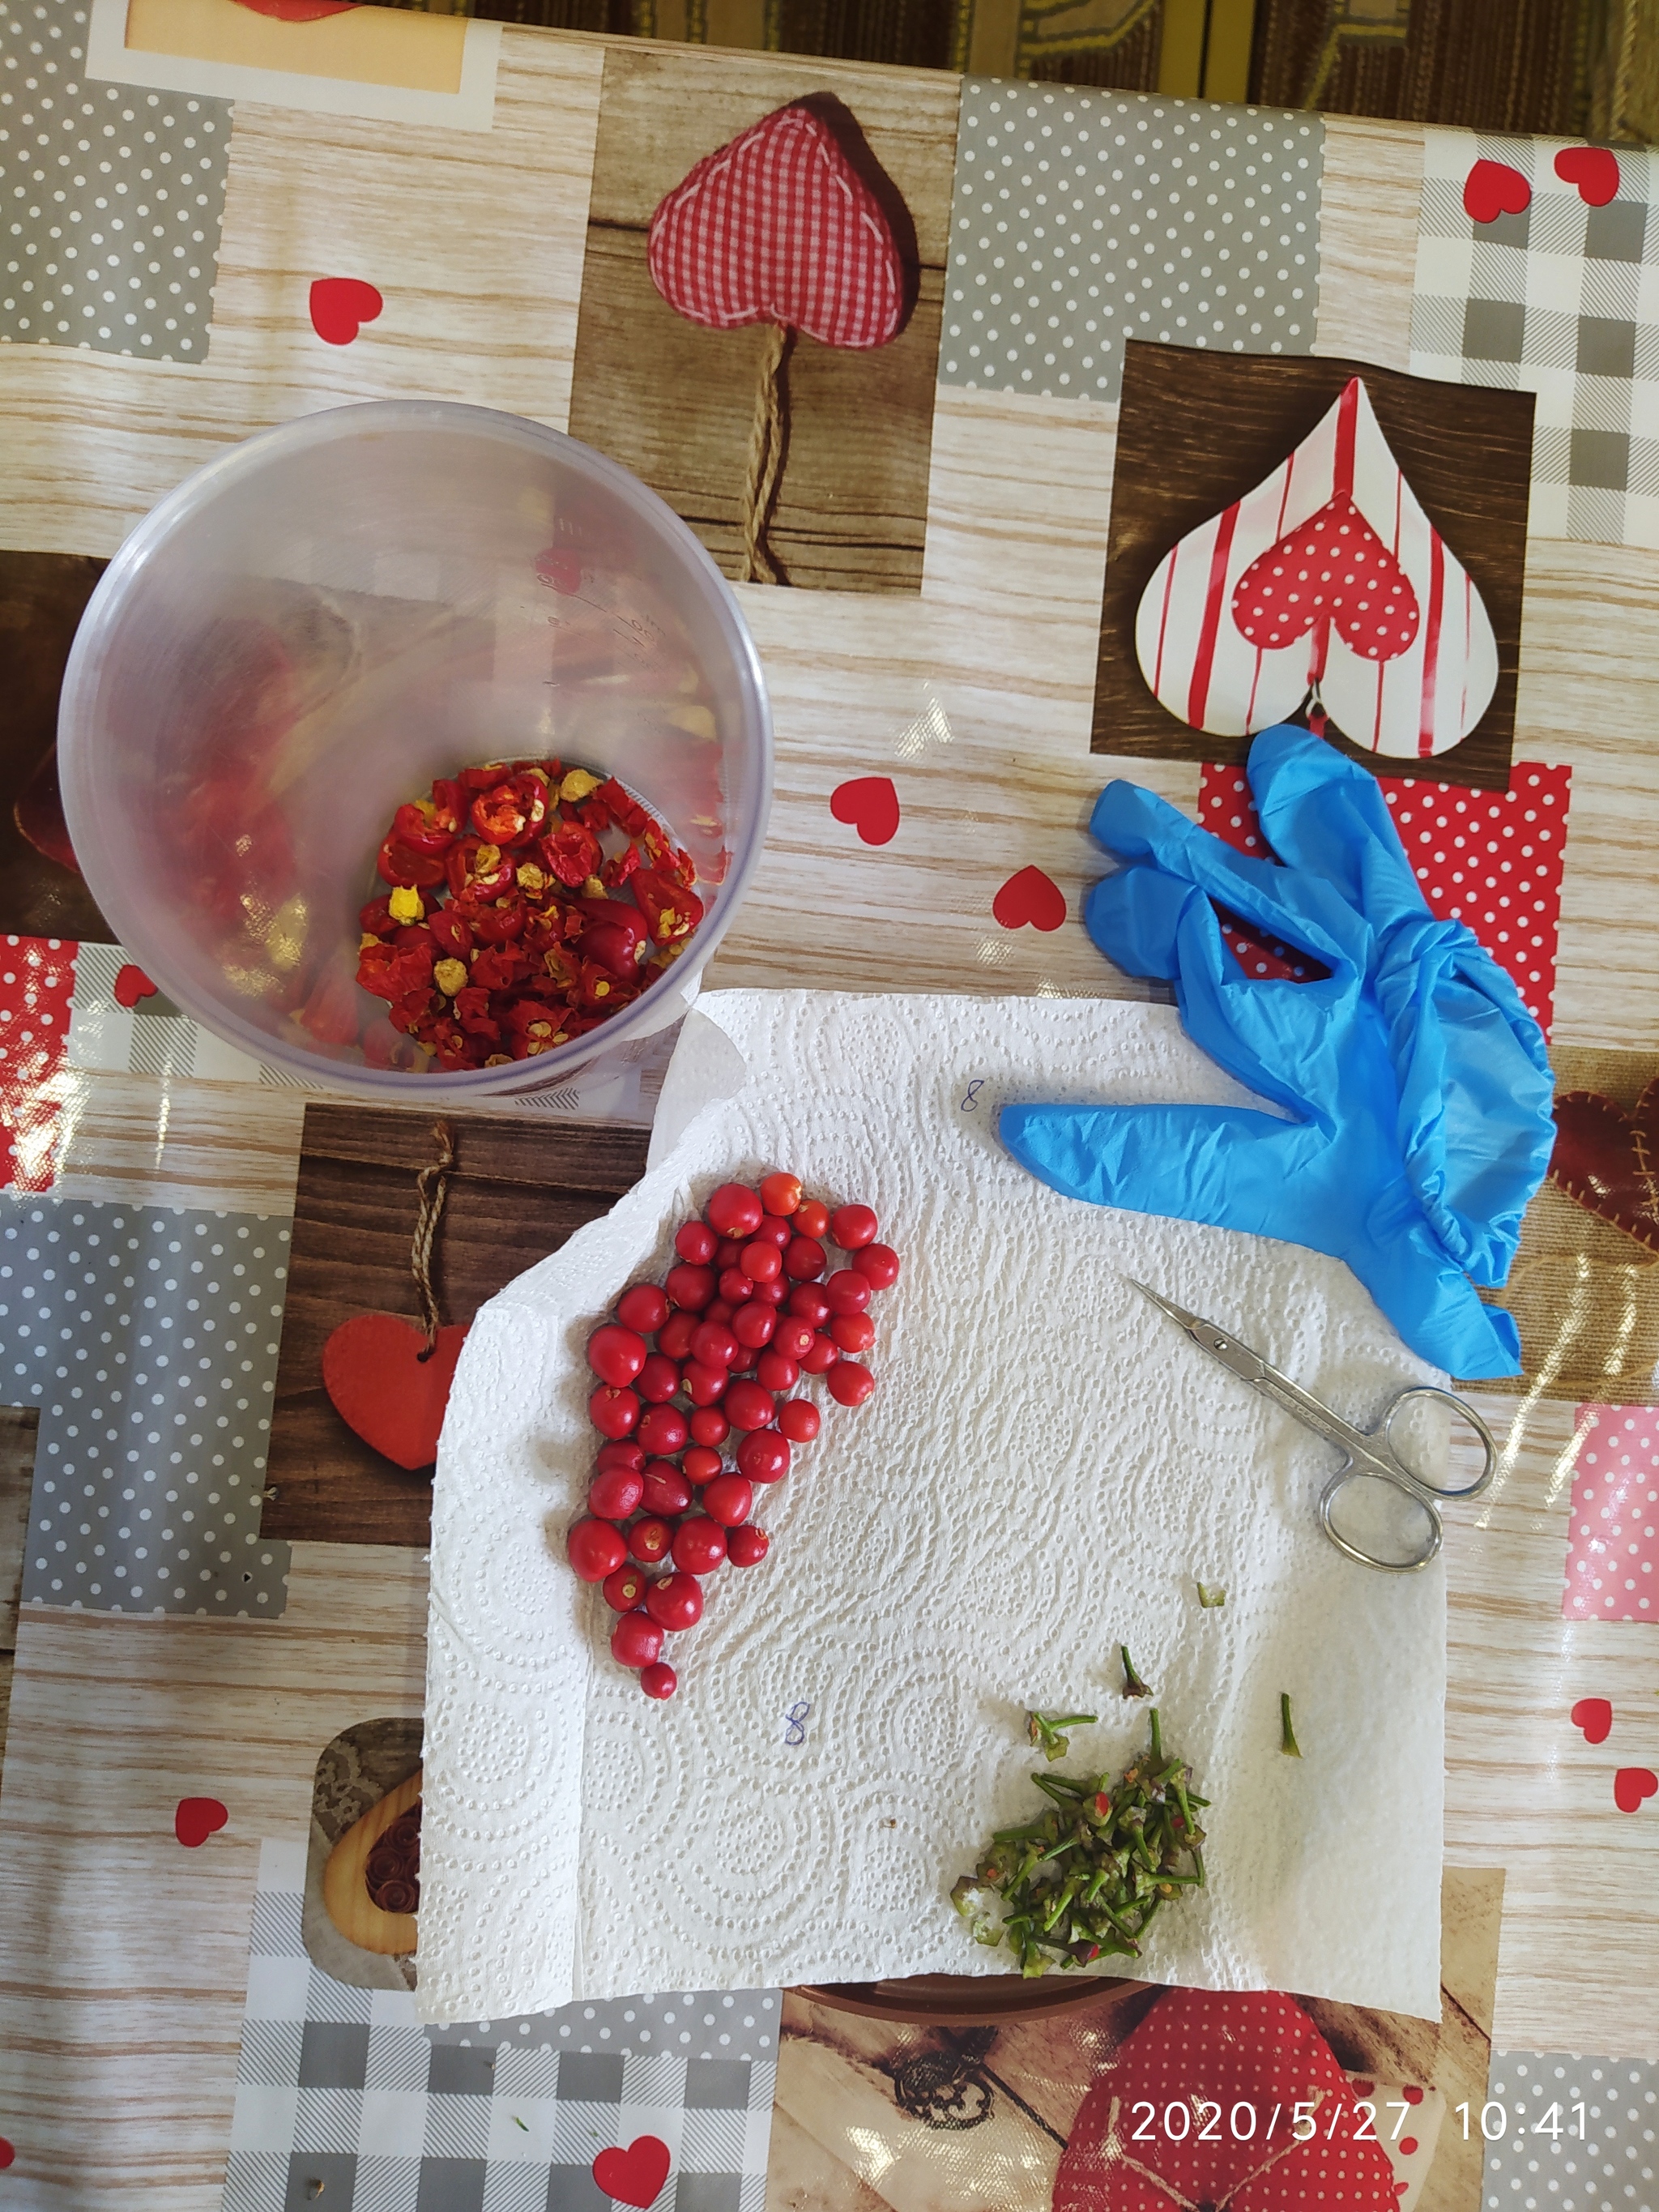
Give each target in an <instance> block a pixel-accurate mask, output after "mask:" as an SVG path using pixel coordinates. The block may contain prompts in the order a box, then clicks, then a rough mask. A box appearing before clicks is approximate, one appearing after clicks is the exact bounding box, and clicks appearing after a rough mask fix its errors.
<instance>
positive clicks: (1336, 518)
mask: <svg viewBox="0 0 1659 2212" xmlns="http://www.w3.org/2000/svg"><path fill="white" fill-rule="evenodd" d="M1233 620H1234V622H1235V623H1237V627H1238V630H1239V634H1240V635H1241V636H1243V637H1246V638H1248V639H1249V641H1250V643H1251V644H1252V645H1254V646H1259V647H1261V651H1262V652H1264V653H1277V652H1278V651H1279V648H1280V647H1282V646H1286V645H1293V644H1294V643H1295V642H1296V641H1297V638H1299V637H1306V635H1308V633H1309V631H1310V629H1312V628H1313V627H1314V625H1315V623H1321V622H1326V623H1334V625H1335V627H1336V630H1337V634H1338V635H1339V636H1340V638H1341V639H1342V640H1343V641H1344V643H1345V644H1347V645H1350V646H1352V647H1353V650H1354V651H1355V652H1356V653H1364V656H1365V658H1366V659H1368V660H1393V659H1396V658H1397V657H1398V655H1399V654H1401V653H1404V652H1405V651H1406V650H1407V647H1409V646H1410V644H1411V643H1412V641H1413V639H1414V638H1415V637H1416V635H1417V627H1418V623H1419V621H1420V620H1421V614H1420V611H1419V607H1418V604H1417V594H1416V592H1414V591H1413V589H1412V587H1411V586H1410V584H1409V583H1408V582H1407V580H1406V577H1405V575H1404V574H1403V572H1402V571H1401V566H1400V563H1399V562H1397V561H1396V560H1395V557H1394V556H1393V554H1392V553H1390V552H1389V549H1388V547H1387V546H1386V545H1385V544H1383V541H1382V539H1381V538H1379V537H1378V536H1377V534H1376V532H1375V531H1374V530H1373V529H1372V528H1371V526H1370V523H1369V522H1367V521H1366V520H1365V518H1364V515H1363V514H1362V513H1360V512H1359V509H1358V507H1356V506H1355V505H1354V503H1353V501H1352V499H1351V498H1349V496H1348V495H1347V494H1346V492H1338V493H1337V494H1336V495H1335V496H1334V498H1332V499H1328V500H1327V501H1326V502H1325V504H1324V506H1323V507H1321V508H1320V510H1319V512H1318V513H1317V514H1314V515H1310V517H1309V518H1308V520H1307V521H1306V522H1304V524H1303V525H1302V526H1301V527H1300V528H1299V529H1297V530H1291V531H1287V532H1285V536H1284V537H1283V538H1280V539H1279V543H1278V544H1277V545H1270V546H1269V547H1268V548H1267V551H1266V552H1265V553H1263V554H1262V555H1261V556H1260V557H1259V558H1258V559H1256V560H1255V561H1252V562H1251V563H1250V565H1249V568H1247V569H1246V570H1245V571H1244V574H1243V575H1242V576H1241V577H1240V578H1239V580H1238V582H1237V585H1236V586H1234V590H1233Z"/></svg>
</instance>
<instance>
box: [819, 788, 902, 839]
mask: <svg viewBox="0 0 1659 2212" xmlns="http://www.w3.org/2000/svg"><path fill="white" fill-rule="evenodd" d="M829 811H830V812H831V813H832V814H833V815H834V816H835V817H836V821H837V822H845V823H848V824H849V825H850V826H851V827H852V828H853V829H856V830H857V831H858V833H859V836H860V837H861V838H862V839H863V840H864V842H865V843H866V845H888V844H890V843H891V842H892V841H893V839H894V838H895V837H896V836H897V834H898V826H899V800H898V793H897V792H896V790H895V789H894V787H893V779H892V777H891V776H890V775H858V776H854V779H853V781H851V782H850V783H838V784H837V785H836V787H835V789H834V790H833V791H832V792H831V793H830V794H829Z"/></svg>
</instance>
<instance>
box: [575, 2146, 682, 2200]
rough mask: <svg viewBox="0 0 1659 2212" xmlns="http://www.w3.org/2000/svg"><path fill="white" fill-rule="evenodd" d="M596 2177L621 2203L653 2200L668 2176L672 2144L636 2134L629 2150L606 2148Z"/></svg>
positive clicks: (598, 2160)
mask: <svg viewBox="0 0 1659 2212" xmlns="http://www.w3.org/2000/svg"><path fill="white" fill-rule="evenodd" d="M593 2179H594V2180H595V2181H597V2182H598V2183H599V2187H600V2188H601V2189H602V2190H604V2191H605V2195H606V2196H607V2197H615V2198H616V2200H617V2203H619V2204H636V2205H640V2206H644V2205H647V2204H651V2203H654V2202H655V2201H656V2196H657V2191H659V2189H660V2188H661V2187H662V2185H663V2184H664V2182H665V2181H666V2180H667V2179H668V2145H667V2144H666V2143H665V2142H664V2141H663V2140H662V2138H661V2136H635V2138H634V2140H633V2142H631V2143H629V2146H628V2148H627V2149H626V2150H602V2151H601V2152H600V2153H599V2156H598V2157H597V2158H596V2159H595V2160H594V2161H593Z"/></svg>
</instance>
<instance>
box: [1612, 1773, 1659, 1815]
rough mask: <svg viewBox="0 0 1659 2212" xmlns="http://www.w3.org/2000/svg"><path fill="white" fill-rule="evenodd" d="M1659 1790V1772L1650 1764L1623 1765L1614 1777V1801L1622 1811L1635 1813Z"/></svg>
mask: <svg viewBox="0 0 1659 2212" xmlns="http://www.w3.org/2000/svg"><path fill="white" fill-rule="evenodd" d="M1655 1790H1659V1774H1656V1773H1655V1772H1654V1771H1653V1769H1652V1768H1651V1767H1650V1766H1621V1767H1620V1770H1619V1771H1618V1773H1617V1774H1615V1775H1614V1776H1613V1803H1614V1804H1615V1805H1616V1806H1617V1807H1618V1808H1619V1809H1620V1812H1621V1813H1635V1812H1638V1811H1639V1810H1640V1809H1641V1807H1642V1804H1643V1802H1644V1800H1645V1799H1647V1798H1649V1797H1651V1796H1653V1794H1654V1792H1655Z"/></svg>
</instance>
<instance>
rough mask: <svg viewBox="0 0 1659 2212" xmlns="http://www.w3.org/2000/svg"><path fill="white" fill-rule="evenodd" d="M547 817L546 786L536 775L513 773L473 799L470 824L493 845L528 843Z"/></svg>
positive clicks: (505, 845)
mask: <svg viewBox="0 0 1659 2212" xmlns="http://www.w3.org/2000/svg"><path fill="white" fill-rule="evenodd" d="M546 819H547V786H546V785H545V784H544V782H543V781H542V780H541V778H540V776H539V775H515V776H513V777H511V778H509V779H508V781H506V782H505V783H498V784H495V785H492V786H491V787H490V788H489V790H488V791H481V792H479V793H478V794H477V797H476V798H475V799H473V801H472V814H471V820H472V826H473V828H474V829H476V830H477V833H478V835H479V836H481V837H483V838H487V839H488V840H489V842H490V843H491V844H492V845H500V846H504V847H511V846H514V845H526V844H528V843H529V842H530V840H531V839H532V837H533V836H535V835H536V834H537V832H538V830H539V829H540V828H541V826H542V824H543V823H544V821H545V820H546Z"/></svg>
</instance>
